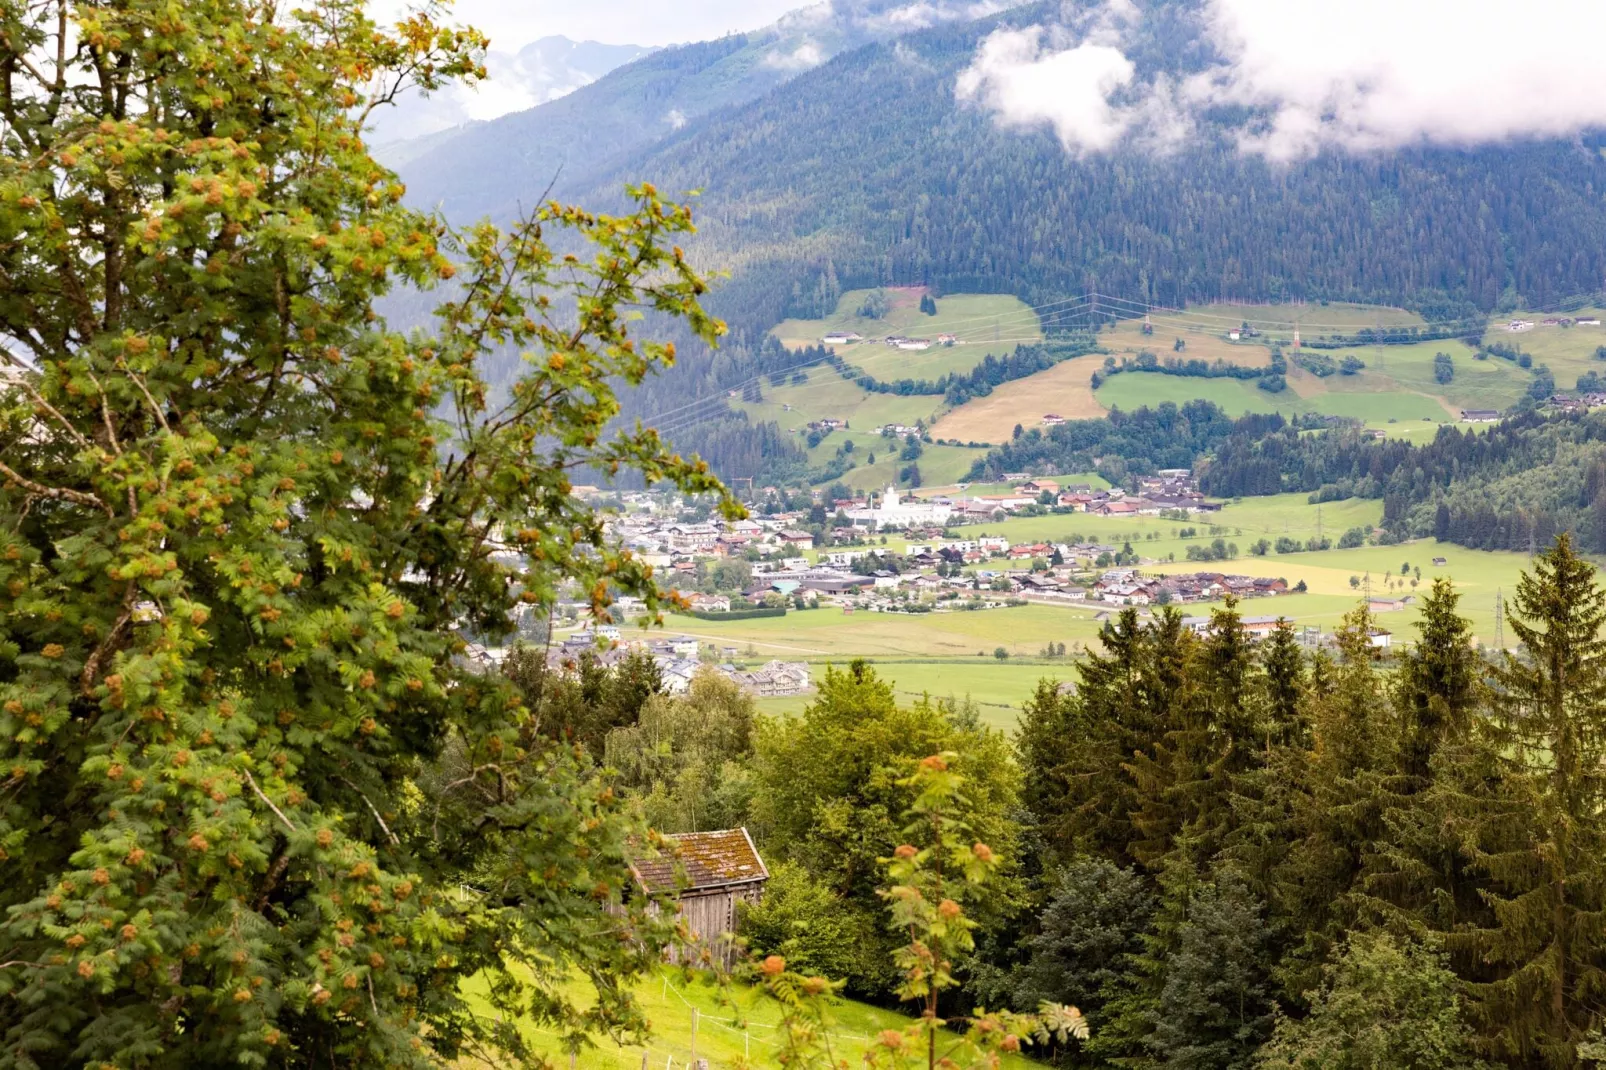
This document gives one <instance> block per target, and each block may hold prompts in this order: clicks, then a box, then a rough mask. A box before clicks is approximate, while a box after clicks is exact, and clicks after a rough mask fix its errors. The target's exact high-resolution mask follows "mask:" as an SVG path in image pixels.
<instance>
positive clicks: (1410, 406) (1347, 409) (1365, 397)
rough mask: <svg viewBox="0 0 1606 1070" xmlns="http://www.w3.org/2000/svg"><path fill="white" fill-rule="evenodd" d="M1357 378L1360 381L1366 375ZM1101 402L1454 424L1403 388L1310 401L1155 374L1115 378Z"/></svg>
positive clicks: (1331, 394) (1373, 422)
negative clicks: (1204, 404) (1211, 405)
mask: <svg viewBox="0 0 1606 1070" xmlns="http://www.w3.org/2000/svg"><path fill="white" fill-rule="evenodd" d="M1364 374H1365V373H1362V375H1364ZM1312 378H1314V377H1312ZM1331 378H1335V379H1336V378H1338V376H1332V377H1331ZM1354 378H1355V379H1357V380H1359V379H1361V378H1362V376H1361V375H1358V376H1354ZM1097 397H1098V399H1099V401H1100V402H1101V403H1102V404H1103V405H1104V406H1105V407H1106V408H1111V409H1125V410H1128V411H1130V410H1132V409H1136V408H1138V407H1139V406H1142V405H1149V406H1151V407H1152V406H1154V405H1156V404H1158V403H1160V402H1165V401H1170V402H1174V403H1176V404H1178V405H1181V404H1183V403H1184V402H1187V401H1192V400H1194V399H1196V398H1198V399H1203V400H1205V401H1213V402H1215V403H1216V404H1217V405H1220V406H1221V407H1222V409H1224V410H1225V411H1226V412H1228V413H1231V414H1232V415H1234V416H1236V415H1238V414H1240V413H1245V412H1280V413H1284V414H1285V415H1292V414H1294V413H1302V412H1317V413H1322V414H1323V415H1327V416H1346V417H1353V418H1355V419H1358V420H1362V421H1365V423H1366V424H1367V426H1369V427H1371V426H1378V427H1386V426H1387V425H1388V423H1389V422H1390V421H1395V422H1399V421H1406V420H1414V421H1419V422H1420V421H1428V422H1431V423H1444V422H1446V421H1448V420H1449V419H1450V414H1449V413H1448V412H1446V411H1445V408H1444V406H1443V405H1442V404H1440V403H1439V401H1438V400H1437V399H1435V398H1431V397H1425V396H1423V395H1421V394H1415V393H1411V392H1408V391H1404V390H1399V389H1392V390H1391V389H1378V390H1372V391H1365V392H1363V391H1358V390H1332V389H1329V390H1326V391H1323V392H1321V393H1316V394H1313V395H1312V396H1310V397H1301V396H1300V395H1299V393H1297V392H1296V391H1295V390H1284V391H1282V392H1281V393H1278V394H1270V393H1267V392H1266V391H1264V390H1261V389H1260V388H1259V387H1257V386H1256V385H1255V384H1254V382H1253V381H1245V380H1242V379H1189V378H1184V377H1182V376H1177V375H1161V374H1158V373H1155V372H1126V373H1124V374H1121V375H1117V376H1114V377H1112V378H1111V379H1109V380H1108V381H1107V382H1106V383H1105V384H1104V385H1103V386H1101V387H1099V389H1098V392H1097Z"/></svg>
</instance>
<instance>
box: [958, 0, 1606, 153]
mask: <svg viewBox="0 0 1606 1070" xmlns="http://www.w3.org/2000/svg"><path fill="white" fill-rule="evenodd" d="M1142 17H1143V15H1142V12H1141V10H1140V9H1139V8H1138V7H1136V6H1135V5H1134V4H1133V3H1131V0H1112V2H1111V3H1109V4H1107V5H1106V6H1105V7H1104V8H1102V9H1100V10H1098V11H1097V12H1095V13H1094V14H1093V15H1091V16H1088V15H1083V16H1081V17H1076V16H1074V15H1069V16H1068V17H1066V18H1065V19H1063V20H1062V21H1060V22H1057V23H1053V24H1044V25H1038V26H1033V27H1027V28H1024V29H1016V28H1006V29H1000V30H997V31H994V32H993V33H992V34H990V35H989V36H988V37H987V38H986V39H984V40H983V41H982V42H981V44H980V45H979V47H978V48H977V51H976V53H975V56H974V57H973V59H972V61H971V63H970V65H969V67H968V68H967V69H966V70H965V71H964V72H963V73H962V74H961V75H960V77H959V79H958V82H957V84H956V86H955V93H956V95H957V96H958V98H959V99H960V100H961V101H966V102H970V103H972V104H975V105H977V106H980V107H982V108H985V109H987V110H988V111H990V112H991V113H992V114H993V115H994V116H995V117H996V118H997V120H998V121H999V122H1000V123H1001V124H1004V125H1006V126H1020V127H1043V126H1046V127H1048V128H1050V129H1052V130H1053V131H1054V132H1055V134H1056V135H1057V136H1058V137H1059V138H1060V140H1061V141H1062V142H1063V143H1064V145H1065V146H1066V148H1067V149H1068V150H1069V151H1073V152H1077V153H1090V152H1102V151H1107V150H1109V149H1112V148H1114V147H1116V146H1117V145H1119V144H1125V143H1138V144H1142V145H1146V146H1148V147H1150V148H1155V149H1160V150H1164V149H1166V148H1169V147H1173V146H1175V145H1176V144H1178V143H1179V142H1180V140H1181V139H1183V138H1185V137H1186V136H1187V134H1188V132H1189V131H1190V130H1192V129H1195V128H1196V127H1197V124H1198V121H1199V119H1200V117H1201V116H1203V115H1205V114H1206V113H1212V112H1213V113H1214V114H1216V115H1218V116H1219V115H1221V114H1223V111H1222V109H1226V108H1233V109H1237V114H1240V115H1243V114H1247V115H1248V118H1246V119H1241V120H1240V121H1238V122H1237V124H1236V127H1235V131H1234V132H1235V136H1236V138H1237V142H1238V145H1239V147H1240V149H1241V150H1242V151H1244V152H1246V153H1251V154H1258V155H1262V156H1265V157H1267V158H1269V159H1273V160H1279V161H1287V160H1296V159H1301V158H1305V157H1308V156H1310V155H1313V154H1315V153H1317V152H1320V151H1322V150H1324V149H1340V150H1345V151H1350V152H1371V151H1378V150H1385V149H1393V148H1400V147H1403V146H1407V145H1413V144H1434V145H1449V146H1474V145H1479V144H1485V143H1489V142H1496V141H1504V140H1509V139H1520V138H1539V137H1558V136H1561V137H1565V136H1569V135H1573V134H1577V133H1580V132H1582V131H1584V130H1587V129H1591V128H1595V127H1602V126H1606V64H1601V63H1600V62H1599V57H1598V51H1599V47H1600V42H1601V41H1602V40H1606V3H1601V2H1600V0H1547V2H1545V3H1542V4H1526V5H1519V4H1517V3H1515V2H1513V0H1404V2H1402V0H1313V2H1308V3H1290V2H1288V0H1209V2H1208V3H1206V4H1205V5H1204V7H1203V8H1202V10H1201V12H1200V15H1199V33H1200V36H1201V38H1202V39H1203V40H1205V41H1207V42H1208V43H1209V44H1210V46H1211V47H1212V49H1213V51H1214V53H1215V56H1216V57H1217V58H1216V59H1215V60H1214V61H1213V62H1212V63H1210V64H1209V65H1207V66H1206V67H1205V69H1203V70H1201V71H1196V72H1194V73H1191V74H1189V75H1187V76H1186V77H1183V78H1181V79H1172V78H1169V77H1166V76H1164V75H1154V76H1152V77H1149V78H1148V79H1144V78H1143V77H1141V76H1140V75H1139V73H1138V69H1137V65H1136V64H1135V63H1134V62H1133V60H1132V58H1131V56H1130V55H1129V51H1130V50H1129V49H1128V48H1127V46H1126V41H1127V39H1128V35H1129V33H1130V31H1131V30H1132V29H1133V28H1134V27H1135V26H1136V25H1137V23H1138V21H1139V20H1141V19H1142Z"/></svg>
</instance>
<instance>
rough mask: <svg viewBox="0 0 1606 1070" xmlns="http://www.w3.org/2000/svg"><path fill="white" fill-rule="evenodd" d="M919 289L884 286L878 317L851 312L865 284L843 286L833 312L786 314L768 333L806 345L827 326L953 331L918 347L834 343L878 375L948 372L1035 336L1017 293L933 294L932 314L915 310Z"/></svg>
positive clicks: (883, 332)
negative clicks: (944, 340) (944, 339)
mask: <svg viewBox="0 0 1606 1070" xmlns="http://www.w3.org/2000/svg"><path fill="white" fill-rule="evenodd" d="M924 292H925V291H924V290H921V289H915V288H897V289H888V290H887V291H886V293H887V296H888V298H889V300H890V303H891V305H892V309H891V311H890V312H888V313H887V315H886V316H885V317H883V318H881V319H878V320H876V319H868V318H866V317H864V316H860V315H858V314H857V311H856V310H857V309H858V308H859V307H860V306H861V305H862V304H863V303H864V299H865V296H866V295H867V294H869V293H870V291H869V290H849V291H848V292H847V293H844V294H843V295H842V297H841V299H840V300H839V301H838V302H837V310H836V312H835V313H834V314H833V315H831V316H828V317H826V318H825V319H822V320H786V321H784V322H782V323H781V324H780V325H779V326H777V327H776V328H775V330H774V332H773V333H774V334H775V336H776V337H777V338H779V339H780V340H781V341H782V342H785V343H786V344H788V345H793V346H802V345H812V344H815V343H817V342H818V341H819V340H820V338H821V337H822V336H823V335H825V334H826V333H827V332H829V331H853V332H856V333H858V334H862V335H864V336H865V338H867V339H876V338H885V337H887V336H888V335H894V334H898V335H906V336H908V337H911V338H935V337H936V336H937V335H939V334H952V335H956V336H957V337H958V339H959V343H960V344H956V345H953V346H933V347H932V348H931V349H927V350H922V351H912V350H900V349H889V348H888V347H887V346H884V345H881V344H880V343H876V342H863V343H859V344H857V345H849V346H836V347H834V348H835V350H836V352H837V353H838V354H840V355H841V356H842V357H843V358H844V359H845V360H847V361H849V362H851V363H853V364H856V365H858V366H860V367H862V368H863V369H864V370H865V371H867V372H869V373H870V374H871V375H874V376H875V377H876V378H878V379H902V378H910V379H935V378H937V377H938V376H941V375H944V374H946V373H948V372H953V371H957V372H965V371H969V370H970V369H971V368H974V367H975V366H976V365H977V364H979V363H980V362H981V360H982V358H983V357H985V356H987V355H988V354H989V353H991V354H993V355H995V356H1005V355H1007V354H1009V353H1013V352H1014V351H1015V347H1016V346H1017V345H1020V344H1023V343H1029V342H1037V341H1041V340H1042V337H1043V332H1042V327H1041V326H1040V325H1039V323H1038V320H1037V314H1036V313H1034V312H1033V311H1031V309H1029V308H1028V307H1027V306H1026V305H1025V304H1024V303H1023V302H1022V301H1021V300H1020V299H1019V298H1017V297H1011V296H1009V295H1008V294H950V295H949V296H947V297H940V298H938V299H937V314H936V315H935V316H928V315H926V314H925V313H923V312H921V311H920V297H921V294H923V293H924Z"/></svg>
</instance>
